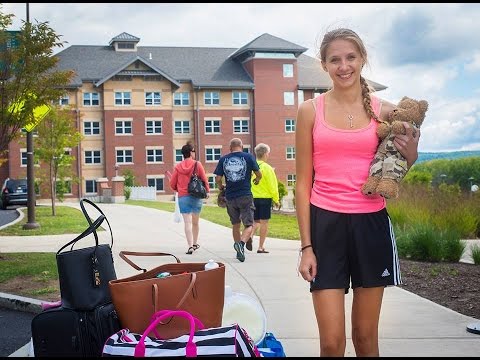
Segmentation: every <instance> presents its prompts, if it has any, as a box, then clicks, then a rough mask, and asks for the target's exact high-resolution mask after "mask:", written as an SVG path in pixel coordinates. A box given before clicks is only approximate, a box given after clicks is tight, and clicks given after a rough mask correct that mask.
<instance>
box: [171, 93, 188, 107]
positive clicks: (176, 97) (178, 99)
mask: <svg viewBox="0 0 480 360" xmlns="http://www.w3.org/2000/svg"><path fill="white" fill-rule="evenodd" d="M173 105H175V106H187V105H190V93H188V92H180V93H174V94H173Z"/></svg>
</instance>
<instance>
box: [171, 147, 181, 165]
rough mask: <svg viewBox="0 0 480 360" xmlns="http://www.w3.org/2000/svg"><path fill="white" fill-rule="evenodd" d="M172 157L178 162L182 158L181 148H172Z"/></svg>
mask: <svg viewBox="0 0 480 360" xmlns="http://www.w3.org/2000/svg"><path fill="white" fill-rule="evenodd" d="M173 159H174V162H176V163H179V162H180V161H182V160H183V154H182V149H173ZM178 159H180V160H178Z"/></svg>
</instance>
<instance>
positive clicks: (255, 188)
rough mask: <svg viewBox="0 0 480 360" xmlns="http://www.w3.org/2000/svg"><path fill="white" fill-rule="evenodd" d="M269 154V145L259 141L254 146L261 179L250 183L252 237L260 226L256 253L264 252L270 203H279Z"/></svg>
mask: <svg viewBox="0 0 480 360" xmlns="http://www.w3.org/2000/svg"><path fill="white" fill-rule="evenodd" d="M269 155H270V146H268V145H267V144H264V143H260V144H258V145H257V146H255V156H256V158H257V163H258V166H259V168H260V172H261V173H262V181H260V182H259V183H258V184H255V183H254V182H253V180H252V181H251V183H252V194H253V203H254V205H255V212H254V215H253V219H254V220H255V223H254V225H253V232H252V237H253V235H255V233H256V231H257V229H258V228H260V240H259V243H258V250H257V253H259V254H266V253H268V251H267V250H265V239H266V237H267V233H268V220H270V217H271V215H272V204H274V205H275V206H278V205H279V195H278V180H277V175H275V170H274V169H273V168H272V167H271V166H270V165H269V164H267V160H268V156H269ZM252 237H251V238H250V239H249V240H248V241H247V244H246V248H247V250H250V251H251V250H252V243H253V239H252Z"/></svg>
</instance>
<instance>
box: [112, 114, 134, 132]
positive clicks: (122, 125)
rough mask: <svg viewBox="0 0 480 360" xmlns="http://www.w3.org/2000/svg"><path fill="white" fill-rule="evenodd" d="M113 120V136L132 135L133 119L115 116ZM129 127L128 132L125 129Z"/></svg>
mask: <svg viewBox="0 0 480 360" xmlns="http://www.w3.org/2000/svg"><path fill="white" fill-rule="evenodd" d="M114 121H115V136H132V135H133V119H132V118H128V119H121V118H116V119H114ZM128 129H130V132H126V130H128Z"/></svg>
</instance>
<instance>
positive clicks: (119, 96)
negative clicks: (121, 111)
mask: <svg viewBox="0 0 480 360" xmlns="http://www.w3.org/2000/svg"><path fill="white" fill-rule="evenodd" d="M131 101H132V100H131V94H130V91H116V92H115V105H131Z"/></svg>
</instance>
